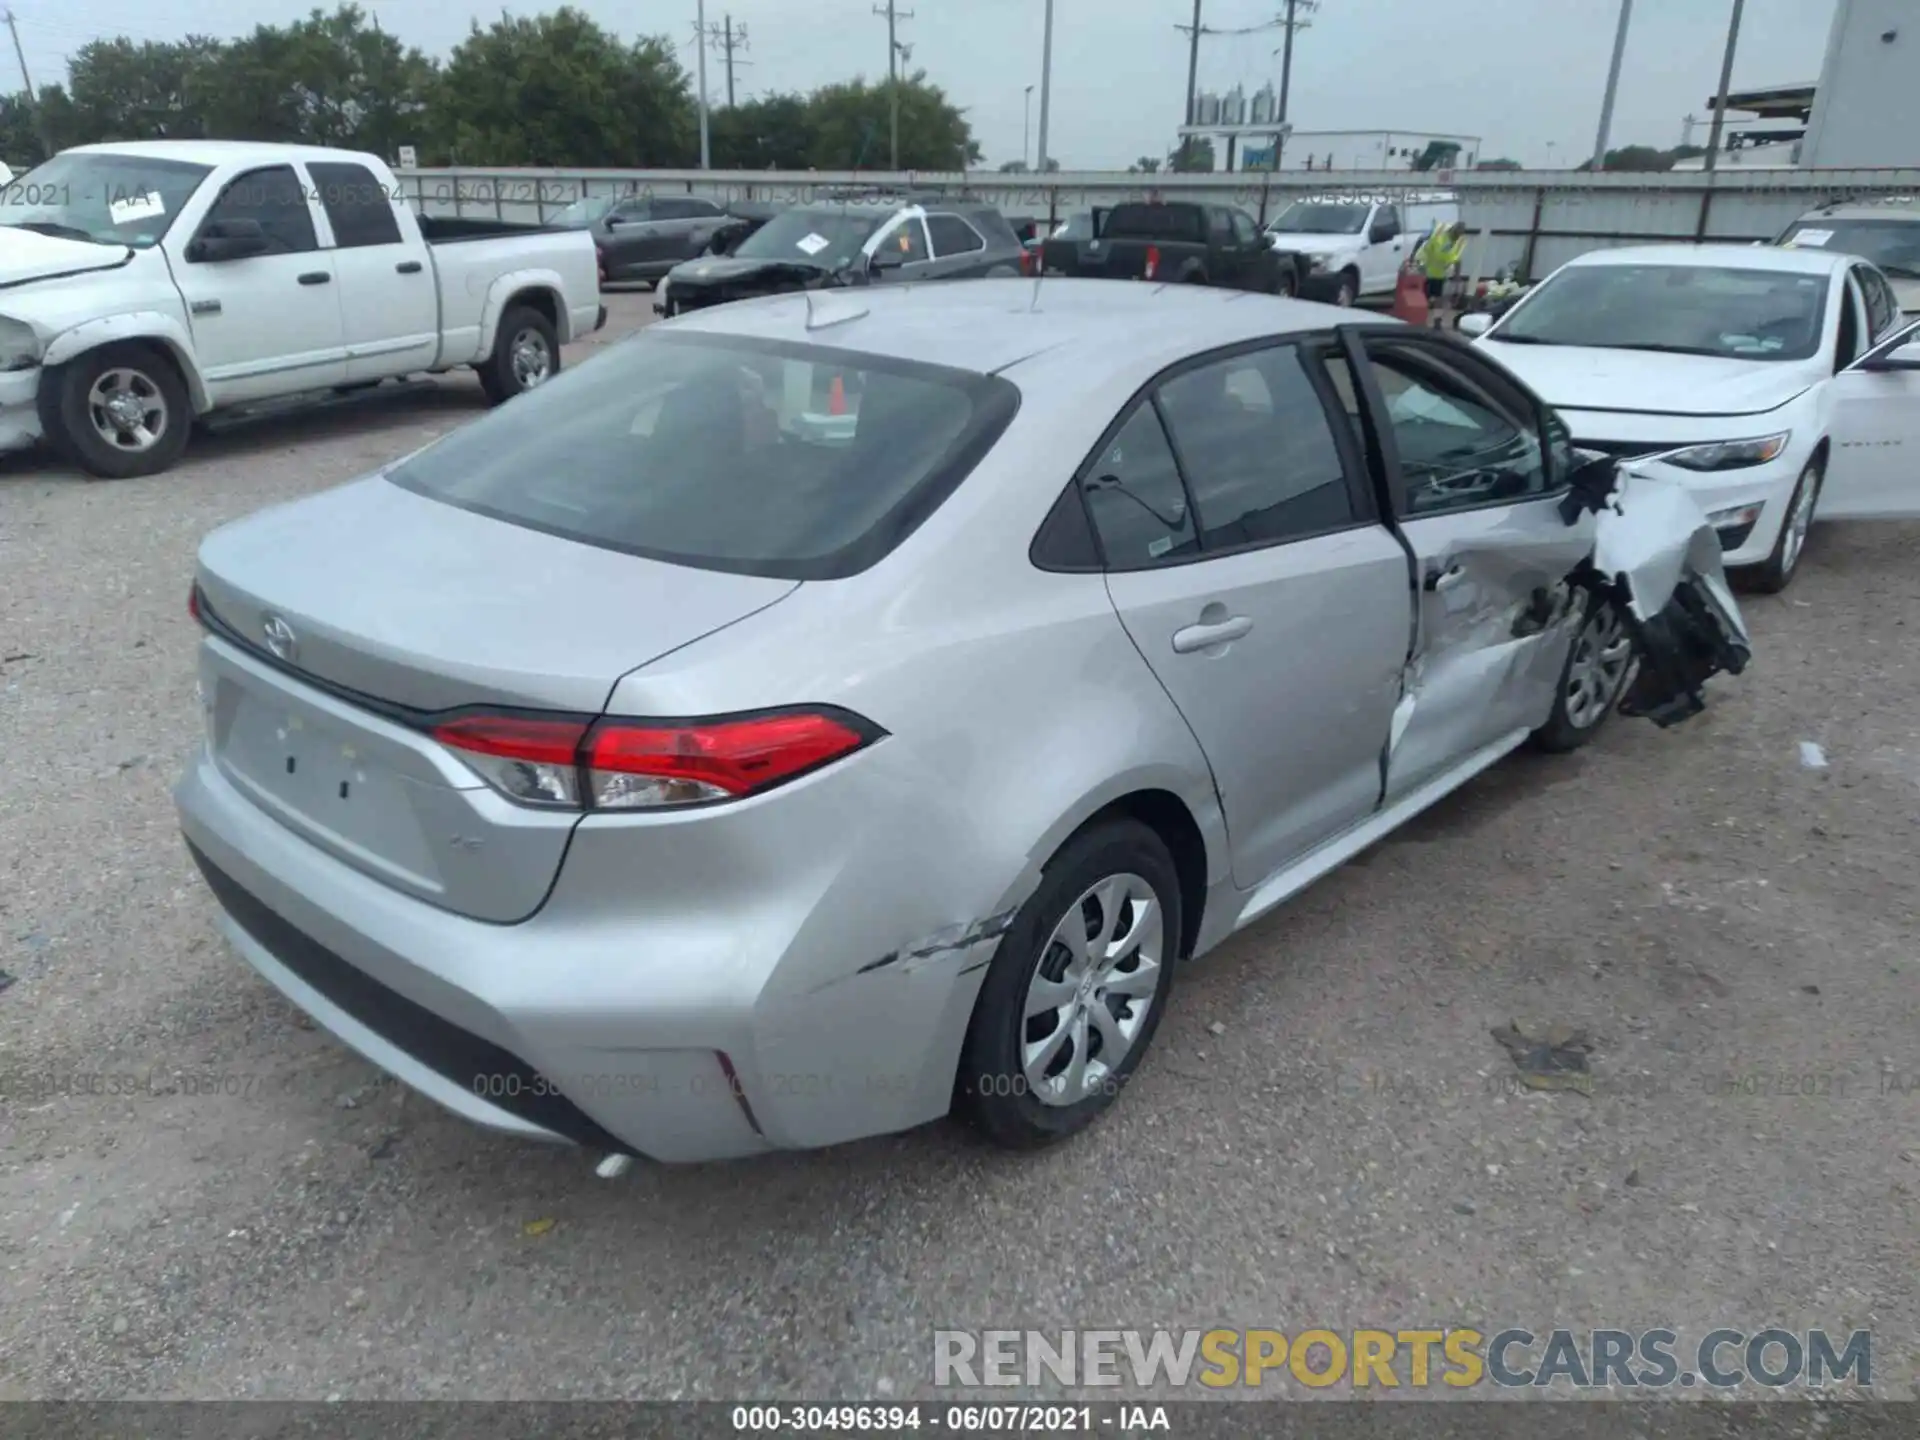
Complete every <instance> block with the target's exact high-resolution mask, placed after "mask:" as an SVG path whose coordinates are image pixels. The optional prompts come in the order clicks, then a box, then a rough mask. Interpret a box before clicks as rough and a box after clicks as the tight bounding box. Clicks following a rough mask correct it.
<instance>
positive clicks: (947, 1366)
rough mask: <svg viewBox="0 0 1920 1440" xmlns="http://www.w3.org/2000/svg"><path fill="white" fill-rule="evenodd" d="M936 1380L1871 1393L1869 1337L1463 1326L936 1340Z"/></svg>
mask: <svg viewBox="0 0 1920 1440" xmlns="http://www.w3.org/2000/svg"><path fill="white" fill-rule="evenodd" d="M933 1357H934V1358H933V1383H934V1384H935V1385H937V1386H958V1387H964V1388H978V1387H990V1386H996V1385H1006V1386H1027V1387H1030V1388H1031V1387H1037V1386H1040V1385H1043V1384H1047V1383H1052V1384H1057V1385H1067V1386H1096V1387H1097V1386H1108V1385H1126V1384H1129V1383H1131V1384H1132V1385H1134V1386H1135V1387H1137V1388H1139V1389H1147V1388H1150V1387H1152V1386H1155V1385H1171V1386H1173V1387H1175V1388H1181V1387H1185V1386H1189V1385H1195V1384H1198V1385H1203V1386H1206V1387H1208V1388H1211V1389H1227V1388H1233V1387H1241V1388H1257V1387H1259V1386H1261V1385H1263V1384H1277V1383H1283V1382H1284V1381H1288V1380H1291V1381H1294V1382H1297V1383H1299V1384H1301V1385H1305V1386H1308V1387H1311V1388H1314V1389H1325V1388H1327V1387H1330V1386H1335V1385H1348V1386H1351V1387H1353V1388H1355V1389H1363V1390H1364V1389H1400V1388H1406V1389H1414V1390H1423V1389H1428V1388H1434V1387H1442V1386H1444V1387H1450V1388H1453V1389H1467V1388H1470V1387H1475V1386H1486V1385H1493V1386H1497V1387H1500V1388H1503V1389H1520V1388H1545V1387H1548V1386H1552V1385H1555V1384H1556V1383H1559V1384H1563V1385H1565V1386H1568V1387H1571V1388H1573V1389H1578V1390H1588V1389H1666V1388H1680V1389H1688V1388H1693V1387H1696V1386H1704V1387H1706V1388H1708V1389H1713V1390H1729V1389H1734V1388H1737V1387H1741V1386H1756V1385H1757V1386H1762V1387H1765V1388H1768V1389H1780V1388H1782V1387H1785V1386H1789V1385H1803V1386H1813V1387H1819V1386H1826V1385H1837V1384H1840V1383H1843V1382H1850V1383H1851V1384H1853V1385H1856V1386H1861V1387H1866V1386H1871V1385H1872V1384H1873V1335H1872V1332H1871V1331H1867V1330H1854V1331H1851V1332H1847V1333H1845V1334H1844V1335H1842V1336H1841V1338H1839V1339H1838V1340H1836V1338H1835V1336H1834V1335H1831V1334H1829V1333H1828V1332H1827V1331H1825V1330H1804V1331H1795V1330H1788V1329H1784V1328H1780V1327H1766V1328H1761V1329H1755V1330H1745V1329H1733V1328H1727V1329H1718V1330H1710V1331H1708V1332H1707V1333H1706V1334H1704V1335H1702V1336H1701V1337H1700V1338H1699V1339H1698V1340H1694V1341H1688V1340H1685V1339H1683V1338H1682V1337H1681V1336H1680V1334H1679V1333H1678V1332H1676V1331H1673V1330H1668V1329H1651V1330H1640V1331H1633V1330H1612V1329H1578V1330H1576V1329H1552V1330H1543V1331H1539V1332H1535V1331H1533V1330H1529V1329H1525V1328H1521V1327H1510V1328H1507V1329H1503V1330H1496V1331H1493V1332H1491V1334H1489V1333H1487V1332H1485V1331H1482V1330H1478V1329H1471V1328H1468V1327H1465V1326H1457V1327H1449V1328H1433V1329H1424V1328H1423V1329H1404V1330H1352V1331H1335V1330H1331V1329H1308V1330H1300V1331H1295V1332H1292V1333H1291V1334H1290V1333H1288V1332H1286V1331H1282V1330H1226V1329H1216V1330H1180V1331H1174V1330H1062V1331H1053V1332H1042V1331H1037V1330H981V1331H970V1330H937V1331H935V1332H934V1343H933Z"/></svg>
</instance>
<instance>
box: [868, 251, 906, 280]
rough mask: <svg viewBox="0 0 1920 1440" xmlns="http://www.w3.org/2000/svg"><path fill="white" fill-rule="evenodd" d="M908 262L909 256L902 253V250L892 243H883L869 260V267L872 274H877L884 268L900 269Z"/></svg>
mask: <svg viewBox="0 0 1920 1440" xmlns="http://www.w3.org/2000/svg"><path fill="white" fill-rule="evenodd" d="M906 263H907V257H906V256H905V255H903V254H901V253H900V251H898V250H896V249H895V248H894V247H893V246H891V245H882V246H881V247H880V248H879V249H878V250H876V251H874V252H873V257H872V258H871V259H870V260H868V261H867V269H868V271H869V272H871V273H872V274H876V275H877V274H879V273H880V272H881V271H882V270H898V269H899V268H900V267H901V266H902V265H905V264H906Z"/></svg>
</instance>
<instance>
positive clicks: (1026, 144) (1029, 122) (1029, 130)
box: [1020, 85, 1033, 167]
mask: <svg viewBox="0 0 1920 1440" xmlns="http://www.w3.org/2000/svg"><path fill="white" fill-rule="evenodd" d="M1032 153H1033V86H1031V85H1029V86H1027V111H1026V116H1025V118H1024V119H1022V120H1021V122H1020V164H1021V165H1022V167H1024V166H1025V165H1026V164H1027V157H1028V156H1029V155H1031V154H1032Z"/></svg>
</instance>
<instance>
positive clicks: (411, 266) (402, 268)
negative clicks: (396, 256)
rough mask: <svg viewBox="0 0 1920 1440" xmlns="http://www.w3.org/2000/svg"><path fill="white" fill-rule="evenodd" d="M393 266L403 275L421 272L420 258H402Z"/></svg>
mask: <svg viewBox="0 0 1920 1440" xmlns="http://www.w3.org/2000/svg"><path fill="white" fill-rule="evenodd" d="M393 268H394V269H396V270H398V271H399V272H400V273H401V274H402V275H418V274H419V273H420V262H419V261H418V260H402V261H401V262H400V263H399V264H398V265H396V266H394V267H393Z"/></svg>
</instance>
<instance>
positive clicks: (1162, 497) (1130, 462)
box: [1080, 405, 1198, 570]
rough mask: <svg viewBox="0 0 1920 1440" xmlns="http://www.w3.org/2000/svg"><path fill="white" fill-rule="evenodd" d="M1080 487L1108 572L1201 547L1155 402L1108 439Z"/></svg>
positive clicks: (1142, 564) (1140, 410)
mask: <svg viewBox="0 0 1920 1440" xmlns="http://www.w3.org/2000/svg"><path fill="white" fill-rule="evenodd" d="M1080 488H1081V489H1082V491H1084V492H1085V494H1086V497H1087V510H1088V512H1089V513H1090V514H1091V515H1092V516H1093V528H1094V530H1095V531H1096V532H1098V534H1099V536H1100V548H1101V549H1102V550H1103V551H1105V553H1106V557H1107V568H1108V569H1110V570H1139V569H1142V568H1144V567H1146V566H1149V565H1158V564H1160V563H1162V562H1163V561H1166V560H1170V559H1177V558H1179V557H1180V556H1183V555H1190V554H1192V553H1193V551H1194V550H1195V549H1197V548H1198V546H1197V542H1196V540H1195V537H1194V530H1193V517H1192V515H1190V514H1188V512H1187V492H1186V487H1185V486H1184V485H1182V484H1181V483H1180V467H1179V466H1178V465H1177V464H1175V463H1174V459H1173V448H1172V447H1171V446H1170V445H1168V444H1167V432H1166V431H1165V430H1164V429H1162V428H1161V425H1160V417H1159V416H1158V415H1157V414H1155V413H1154V408H1153V406H1151V405H1142V406H1140V407H1139V408H1137V409H1136V410H1135V411H1134V412H1133V418H1132V419H1130V420H1128V421H1127V423H1126V424H1124V425H1122V426H1121V427H1120V430H1119V433H1118V434H1116V435H1115V436H1114V437H1113V439H1111V440H1109V441H1108V442H1107V446H1106V448H1105V449H1104V450H1102V451H1101V452H1100V454H1099V456H1098V458H1097V459H1095V461H1094V463H1093V465H1092V467H1091V468H1090V469H1089V470H1088V471H1087V475H1086V478H1085V479H1084V480H1082V481H1081V482H1080Z"/></svg>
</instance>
